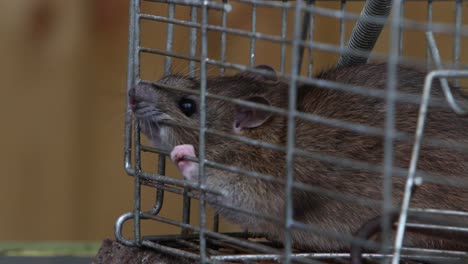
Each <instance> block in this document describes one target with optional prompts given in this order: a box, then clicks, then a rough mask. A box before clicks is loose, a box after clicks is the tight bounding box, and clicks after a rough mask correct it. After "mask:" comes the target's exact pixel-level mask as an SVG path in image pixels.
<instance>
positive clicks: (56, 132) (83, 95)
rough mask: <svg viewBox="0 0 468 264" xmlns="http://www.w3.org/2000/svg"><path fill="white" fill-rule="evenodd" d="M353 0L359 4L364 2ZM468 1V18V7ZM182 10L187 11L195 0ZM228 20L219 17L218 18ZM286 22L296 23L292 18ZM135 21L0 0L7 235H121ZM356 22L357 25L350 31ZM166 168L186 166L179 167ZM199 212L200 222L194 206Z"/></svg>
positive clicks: (408, 41) (415, 6) (156, 8)
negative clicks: (130, 36)
mask: <svg viewBox="0 0 468 264" xmlns="http://www.w3.org/2000/svg"><path fill="white" fill-rule="evenodd" d="M318 5H319V6H322V7H332V8H338V7H339V3H329V2H327V3H319V4H318ZM347 5H348V10H349V11H354V12H359V10H360V8H361V6H362V4H361V3H355V2H352V3H348V4H347ZM463 7H464V8H463V19H464V21H467V17H468V7H467V4H466V3H463ZM144 8H145V10H151V11H152V12H155V13H160V14H166V11H165V7H164V5H161V4H155V3H145V4H144ZM425 10H426V5H425V4H424V3H422V2H419V3H407V5H406V8H405V12H406V16H407V17H410V18H412V19H417V20H421V21H424V19H425V18H426V11H425ZM434 10H435V13H434V21H439V22H449V23H452V22H453V21H454V4H453V3H435V4H434ZM176 12H177V14H178V15H180V16H183V15H184V14H188V9H187V8H179V7H178V9H177V11H176ZM250 14H251V12H250V8H249V7H248V6H247V5H241V4H236V5H234V9H233V10H232V12H231V13H230V14H229V20H228V21H229V22H228V26H229V27H234V28H242V29H249V28H250V23H251V22H250ZM279 14H280V12H279V11H278V10H271V9H261V10H260V9H259V14H258V18H257V21H258V31H259V32H266V33H272V34H277V33H278V32H279V30H280V23H281V20H280V18H279V17H278V15H279ZM219 17H220V16H219V15H213V17H212V18H210V20H211V21H212V22H213V23H218V22H219ZM288 21H289V23H290V25H291V23H292V22H293V16H289V19H288ZM127 23H128V1H127V0H112V1H111V0H68V1H63V0H15V1H1V2H0V33H1V35H0V38H1V39H0V58H1V60H0V80H1V81H2V85H1V90H0V91H1V94H0V97H1V98H2V103H1V107H2V111H0V115H1V116H0V118H1V120H2V128H1V130H0V143H1V144H0V146H1V150H2V151H1V152H0V165H1V166H0V168H1V175H2V177H1V182H0V210H1V217H0V240H101V239H103V238H105V237H113V226H114V222H115V220H116V218H117V217H118V216H119V215H121V214H122V213H124V212H127V211H130V210H131V208H132V198H133V180H132V178H130V177H128V176H126V174H125V172H124V169H123V126H124V112H125V96H124V95H125V83H126V65H127V64H126V63H127V30H128V24H127ZM464 23H465V24H466V22H464ZM142 26H143V28H146V29H145V30H149V32H150V33H149V34H146V35H143V36H142V42H143V43H144V44H146V43H147V44H148V45H149V46H151V45H153V46H155V47H159V48H163V47H164V45H165V44H164V43H165V37H166V35H165V34H166V33H165V28H166V25H165V24H163V23H154V22H152V23H142ZM351 28H352V25H351V24H348V25H347V35H349V32H350V31H351ZM338 30H339V23H338V21H336V20H333V19H330V18H317V24H316V30H315V38H316V39H318V40H320V41H322V42H326V43H334V44H336V43H338V41H339V33H338ZM184 32H185V33H184ZM187 32H188V31H187V30H185V31H183V30H180V31H177V30H176V35H175V38H174V39H175V42H174V45H175V46H174V49H175V50H176V51H178V52H184V53H185V54H188V52H187V51H188V41H186V40H185V38H188V34H186V33H187ZM437 41H438V44H439V48H440V50H441V55H442V57H443V58H444V59H445V60H450V59H452V38H451V37H444V36H441V37H438V38H437ZM462 41H463V42H462V44H461V48H462V58H461V61H462V63H464V64H467V62H468V55H467V49H466V47H464V46H466V43H467V42H466V37H465V38H464V39H463V40H462ZM387 43H388V31H385V32H384V34H383V37H382V38H381V39H380V41H379V43H378V47H377V50H379V51H382V52H385V50H386V48H387ZM219 46H220V44H219V39H218V38H217V37H211V38H210V43H209V48H210V54H219ZM424 47H425V44H424V35H423V33H422V32H405V34H404V55H411V56H414V57H420V58H424V56H425V48H424ZM248 50H249V40H248V39H241V38H234V37H233V38H229V37H228V49H227V58H228V61H230V62H236V63H243V64H246V63H248V60H249V54H248ZM277 51H278V49H277V48H271V45H270V44H269V43H266V42H265V41H258V42H257V53H256V62H257V63H263V64H265V63H266V64H271V65H274V66H275V67H278V65H279V54H278V53H277ZM213 56H214V55H213ZM336 58H337V56H336V55H333V54H326V53H323V52H316V53H315V55H314V59H315V69H320V68H323V67H324V66H330V65H333V64H334V63H335V62H336ZM162 62H163V57H161V56H154V55H152V57H151V58H148V59H147V58H146V57H144V58H142V63H143V64H144V65H143V67H142V74H143V77H146V78H149V79H156V78H158V77H160V76H161V74H162V67H163V64H162ZM177 63H180V64H183V63H181V62H177V61H175V66H177V65H178V64H177ZM178 67H179V68H181V67H183V66H180V65H179V66H178ZM151 158H153V157H145V159H151ZM153 160H154V158H153ZM154 162H155V161H154ZM168 173H169V174H170V175H175V174H176V173H175V171H174V170H173V167H172V166H170V168H169V172H168ZM152 195H153V192H152V191H151V190H148V189H146V188H145V189H144V197H145V200H144V204H143V206H144V208H146V209H148V208H149V207H150V206H151V203H152V201H153V198H152ZM195 204H196V203H195ZM194 207H195V208H194V210H193V212H194V213H195V212H196V205H194ZM181 211H182V210H181V204H180V199H178V198H176V197H174V196H173V195H172V196H171V195H167V196H166V199H165V206H164V209H163V212H162V214H163V215H165V216H169V217H172V218H175V219H180V215H181ZM192 218H193V219H194V220H195V223H197V221H198V217H197V216H196V215H195V214H194V215H193V217H192ZM144 228H145V229H144V230H145V232H146V233H153V234H156V233H160V234H166V233H170V232H173V231H175V230H176V229H174V228H172V229H169V228H167V226H165V225H160V224H157V223H148V224H145V225H144ZM233 228H234V227H230V226H225V228H224V229H223V230H230V229H233ZM128 229H129V228H128Z"/></svg>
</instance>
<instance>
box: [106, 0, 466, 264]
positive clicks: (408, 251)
mask: <svg viewBox="0 0 468 264" xmlns="http://www.w3.org/2000/svg"><path fill="white" fill-rule="evenodd" d="M147 1H148V2H159V3H165V4H167V7H168V9H167V16H158V15H152V14H142V13H141V12H140V1H139V0H131V1H130V3H131V4H130V25H129V49H128V50H129V61H128V66H127V68H128V73H127V91H129V90H130V89H131V88H132V87H133V86H134V85H137V84H138V83H145V82H147V81H144V80H140V61H139V57H140V56H139V55H140V54H141V53H151V54H157V55H161V56H164V57H165V66H164V74H166V75H167V74H170V73H171V65H172V62H173V59H174V58H178V59H183V60H187V61H188V64H189V73H188V75H189V76H192V77H195V76H196V74H195V72H196V71H195V68H196V66H197V65H199V66H200V90H191V89H186V88H184V87H172V86H170V85H164V84H160V83H157V82H156V83H154V84H155V85H156V86H157V87H158V89H172V90H174V91H182V92H187V93H191V94H195V95H197V96H199V97H200V107H201V111H200V126H199V127H191V126H188V125H184V124H177V123H171V122H168V123H167V124H166V125H175V126H180V127H184V128H185V129H195V130H198V131H199V132H200V134H199V144H200V145H199V150H200V152H199V153H198V158H188V160H190V161H193V162H198V163H199V175H200V177H199V182H198V183H191V182H187V181H184V180H178V179H174V178H172V177H168V176H166V175H165V174H166V172H165V156H166V155H167V154H168V153H167V152H166V151H162V150H160V149H156V148H153V147H148V146H144V145H142V144H141V142H140V133H139V125H138V122H135V124H134V125H133V124H132V121H133V120H132V114H131V109H130V108H129V105H130V101H129V98H128V97H127V112H126V121H125V122H126V124H125V139H124V140H125V142H124V165H125V170H126V171H127V173H128V174H129V175H131V176H134V208H133V210H132V212H129V213H126V214H123V215H122V216H121V217H120V218H119V219H118V220H117V222H116V224H115V230H114V231H115V235H116V238H117V240H118V241H120V242H121V243H123V244H124V245H127V246H146V247H150V248H154V249H156V250H158V251H161V252H164V253H167V254H172V255H177V256H183V257H186V258H189V259H193V260H196V261H200V262H201V263H211V262H216V261H236V260H239V261H243V262H245V263H252V261H256V260H283V261H284V262H285V263H289V262H293V261H298V260H299V262H305V263H314V262H316V260H321V259H335V260H338V259H349V257H350V255H349V254H347V253H293V247H292V243H291V233H290V231H291V229H293V228H294V229H301V230H307V231H308V232H312V233H314V234H317V235H320V236H324V237H328V238H334V239H339V240H342V241H346V242H353V243H354V242H356V243H358V244H359V245H361V246H364V247H366V248H374V249H378V248H379V247H381V248H383V249H385V250H387V249H390V250H392V251H393V252H391V251H385V250H384V251H382V252H380V253H379V254H364V255H363V256H364V258H367V259H380V260H382V261H384V262H385V261H388V260H390V259H393V261H394V263H396V262H397V261H398V260H399V259H400V258H401V259H420V260H422V259H427V258H430V259H431V260H434V261H435V260H440V261H449V260H456V258H457V257H466V258H468V253H466V252H457V251H443V250H442V251H440V250H439V251H437V250H428V249H418V248H405V247H402V244H401V241H402V239H403V236H404V232H405V227H411V228H424V229H437V230H451V231H457V232H459V233H468V227H462V226H453V225H451V222H449V221H445V220H444V218H443V217H444V216H451V217H454V216H457V217H468V212H459V211H449V210H440V209H436V208H434V209H427V208H424V209H422V208H409V201H410V198H411V195H412V193H411V186H412V185H413V184H414V180H415V178H417V177H421V178H423V179H424V181H427V182H431V183H436V184H443V185H446V186H454V187H458V188H468V181H458V180H457V181H455V180H449V179H447V177H446V176H447V175H435V174H432V173H431V172H425V171H417V172H416V170H415V168H416V164H417V157H418V151H419V148H420V147H421V146H422V145H423V144H424V145H425V146H426V145H427V146H433V147H441V148H448V149H451V150H454V151H459V152H460V153H468V145H467V144H463V143H459V142H446V141H444V140H443V139H439V138H432V137H426V138H424V140H422V134H423V125H424V114H425V109H426V108H427V107H428V106H429V105H434V106H438V107H444V108H445V109H448V108H449V107H450V108H452V109H453V110H454V111H455V112H457V113H459V114H462V113H465V112H466V109H465V108H463V107H462V106H461V105H460V104H459V102H457V101H456V100H455V98H454V96H453V94H452V92H451V91H452V89H453V87H450V86H449V85H448V82H447V78H449V77H456V78H457V80H458V79H459V78H466V77H468V72H467V71H466V70H458V71H454V70H443V69H444V67H446V65H452V66H453V68H455V69H457V68H459V69H460V68H461V69H463V68H466V67H467V65H462V63H461V61H460V60H461V59H460V55H461V52H462V51H461V47H462V45H461V42H462V37H463V36H468V27H467V26H465V25H463V21H462V12H461V9H462V3H463V1H462V0H455V13H454V23H453V24H451V23H435V22H434V23H433V22H432V17H433V2H436V1H433V0H429V1H427V10H428V14H427V22H420V21H414V20H410V19H406V18H404V15H405V10H404V2H403V1H397V0H396V1H394V4H393V6H394V8H395V10H397V11H396V12H394V14H393V17H392V20H391V21H390V22H389V21H387V19H386V15H387V14H388V10H389V6H381V4H382V1H375V2H374V3H377V2H380V3H377V4H378V6H375V7H376V8H377V9H378V8H380V7H383V9H381V10H380V11H379V12H377V13H375V12H374V13H372V14H370V15H369V14H368V15H363V14H361V15H360V16H359V15H356V14H352V13H349V12H346V3H347V1H346V0H341V1H340V8H339V10H335V9H330V8H323V7H319V6H317V5H315V1H313V0H308V1H307V4H305V3H304V1H289V2H288V1H286V0H283V1H265V0H232V1H231V2H241V3H248V4H249V5H250V7H251V10H252V16H251V25H250V30H241V29H237V28H232V27H228V26H227V20H228V16H227V14H228V13H229V12H230V11H231V9H232V6H231V5H230V4H229V2H228V1H227V0H223V1H218V2H215V1H196V0H147ZM316 1H317V2H319V1H328V0H316ZM329 1H332V0H329ZM357 1H359V0H357ZM409 1H410V0H408V1H405V2H409ZM372 4H373V3H372V1H368V2H367V3H366V6H370V5H372ZM178 5H185V6H189V7H191V12H190V20H186V19H181V18H179V17H177V18H176V16H175V9H176V6H178ZM379 5H380V6H379ZM261 7H270V8H280V9H281V11H282V13H281V29H279V30H278V34H277V35H275V34H265V33H262V32H260V31H259V30H258V28H257V22H259V20H260V19H261V17H258V15H257V14H258V10H259V8H261ZM197 10H201V13H202V17H201V21H200V22H198V17H197ZM208 10H210V12H221V15H222V17H221V25H212V24H208ZM288 11H294V25H292V27H293V31H294V32H293V34H292V38H290V39H288V38H287V35H288V34H287V33H288V31H287V30H288V25H287V18H288ZM363 13H365V11H363ZM315 16H323V17H328V18H333V19H337V20H339V22H340V31H339V44H337V45H335V44H330V43H323V42H319V41H317V40H316V38H315V37H314V30H315V27H314V26H315V25H314V24H315ZM143 19H144V20H151V21H156V22H163V23H167V32H166V47H165V49H164V50H158V49H155V48H152V47H141V46H140V21H141V20H143ZM301 19H302V23H300V22H301ZM348 21H357V24H358V26H357V27H356V28H355V30H354V31H353V33H352V34H351V39H350V40H349V42H348V46H345V45H344V43H345V38H346V36H345V32H346V30H345V29H346V22H348ZM175 25H178V26H183V27H188V28H189V32H190V41H189V44H190V47H189V52H188V54H181V53H178V52H175V51H174V50H173V45H172V44H173V43H172V40H173V37H174V26H175ZM359 25H365V26H369V25H372V27H371V28H370V29H371V31H373V32H374V33H369V34H367V33H365V34H364V36H362V34H363V33H364V32H368V31H366V30H364V31H363V30H362V29H361V30H360V29H358V28H359ZM383 26H389V27H391V36H390V41H391V42H390V50H389V52H386V53H376V52H373V53H372V51H371V50H370V49H371V48H372V47H373V45H374V43H375V40H376V38H375V36H378V34H379V32H380V30H381V28H382V27H383ZM368 29H369V28H368ZM407 29H409V30H423V31H428V33H427V36H428V42H427V43H428V50H427V53H426V67H427V68H428V69H429V66H430V64H429V62H428V61H429V58H430V57H432V58H433V60H434V65H435V66H436V69H439V71H433V72H431V73H430V74H429V75H428V77H427V79H426V83H425V93H424V94H423V95H422V96H420V95H410V94H405V93H401V92H398V91H397V89H396V80H397V77H398V76H397V75H396V65H397V63H399V62H402V63H405V62H411V63H415V62H416V63H419V62H420V61H418V60H415V59H413V58H408V57H402V52H403V44H404V43H403V33H404V30H407ZM210 31H213V32H218V33H220V36H221V38H220V43H221V47H220V54H219V56H220V57H219V59H215V58H210V57H208V49H209V47H208V35H209V32H210ZM197 32H200V33H201V34H200V35H201V38H200V39H197ZM434 33H443V34H448V35H450V36H453V40H454V41H453V58H452V60H451V61H444V62H443V61H442V59H441V58H440V56H439V55H438V51H437V47H436V44H435V40H434V38H433V35H432V34H434ZM231 35H232V36H240V37H243V38H248V39H249V40H250V48H249V53H248V54H249V60H248V61H249V63H248V66H246V65H242V64H236V63H232V62H230V60H229V59H228V58H227V57H226V51H227V50H228V41H227V39H228V37H229V36H231ZM358 35H361V37H363V38H356V37H355V36H358ZM359 39H360V40H359ZM363 39H368V40H369V41H363ZM257 40H265V41H268V42H269V43H276V44H280V45H281V47H280V66H279V73H278V74H277V76H278V77H280V78H282V79H283V80H284V81H285V82H287V83H289V86H288V89H289V100H290V102H289V104H288V107H289V108H288V109H280V108H276V107H270V106H265V105H259V104H255V103H252V102H247V101H243V100H239V99H235V98H226V97H223V96H220V95H216V94H210V93H209V92H208V91H207V87H206V85H207V83H206V80H207V77H208V76H207V67H208V65H211V66H217V67H219V68H220V75H221V76H223V75H224V74H225V70H226V69H234V70H240V71H247V72H252V73H261V74H265V73H264V72H261V71H258V70H257V69H255V68H253V66H254V65H255V64H256V63H257V62H256V61H257V59H256V58H255V53H256V43H257ZM356 40H357V41H356ZM353 41H354V42H353ZM353 43H354V44H355V46H353V45H354V44H353ZM199 44H200V47H201V53H200V54H197V46H198V45H199ZM358 46H359V47H361V48H357V47H358ZM363 46H365V47H367V48H366V49H364V50H363V49H362V47H363ZM288 49H290V51H291V60H290V62H291V68H290V71H289V72H288V70H287V69H286V57H287V51H288ZM305 49H307V50H308V62H307V74H305V75H304V76H302V75H301V74H300V71H301V63H300V62H301V60H302V58H303V56H302V54H303V51H304V50H305ZM314 51H325V52H333V53H335V54H339V55H341V60H344V59H345V58H361V59H362V58H365V59H366V60H367V59H385V60H387V61H388V82H387V88H386V89H385V90H377V89H372V88H368V87H358V86H350V85H346V84H343V83H338V82H331V81H325V80H319V79H314V78H309V77H310V76H311V74H312V71H313V55H314ZM353 63H354V62H353ZM434 78H438V79H439V81H440V83H441V86H442V89H443V91H444V95H445V98H438V99H433V98H429V96H428V90H429V89H430V82H432V79H434ZM428 83H429V84H428ZM299 84H308V85H312V86H320V87H324V88H328V89H333V90H338V91H346V92H350V93H355V94H359V95H363V96H370V97H375V98H380V99H382V100H385V102H386V106H387V107H386V110H387V112H386V117H385V118H386V119H385V120H386V123H385V127H384V128H380V127H371V126H368V125H364V124H355V123H352V122H346V121H343V120H337V119H333V118H325V117H323V116H319V115H314V114H311V113H303V112H299V111H297V110H296V108H295V104H296V100H295V99H296V96H297V92H296V87H297V85H299ZM455 84H457V83H455ZM207 98H211V99H217V100H222V101H224V102H229V103H233V104H236V105H243V106H248V107H254V108H258V109H262V110H266V111H270V112H272V113H274V114H278V115H281V116H284V117H287V123H288V131H287V132H288V133H287V143H286V145H284V146H282V145H276V144H271V143H268V142H263V141H259V140H253V139H250V138H247V137H243V136H239V135H232V134H229V133H225V132H221V131H217V130H215V129H213V128H210V127H206V111H205V108H206V99H207ZM397 102H404V103H410V104H414V105H419V106H420V109H421V110H420V115H421V116H420V119H419V123H418V130H417V134H416V138H413V136H412V135H410V134H408V133H403V132H401V131H397V130H396V129H395V111H396V109H395V104H396V103H397ZM447 102H448V104H447ZM296 119H303V120H306V121H309V122H315V123H317V124H322V125H327V126H331V127H336V128H340V129H344V130H348V131H354V132H357V133H362V134H366V135H369V136H376V137H380V138H382V137H383V138H384V143H385V147H384V152H385V155H384V158H385V160H384V162H383V164H382V165H380V164H379V165H378V164H372V163H368V162H365V161H359V160H353V159H346V158H340V157H336V156H332V155H324V154H322V153H320V152H313V151H305V150H302V149H298V148H296V147H295V144H294V143H295V142H294V130H295V120H296ZM132 133H133V137H132ZM207 135H216V136H219V137H224V138H226V139H229V140H236V141H239V142H243V143H246V144H249V145H252V146H258V147H262V148H267V149H272V150H274V151H279V152H282V153H285V154H286V163H285V164H286V172H285V174H286V175H287V177H286V178H285V179H281V178H278V177H275V176H273V175H267V174H262V173H258V172H255V171H249V170H245V169H242V168H239V167H235V166H231V165H227V164H223V163H219V162H217V161H213V160H207V159H206V158H205V146H204V145H205V140H206V139H205V138H206V136H207ZM132 141H133V144H132ZM394 142H407V143H411V144H414V149H413V155H412V160H411V164H410V168H409V171H408V169H404V168H399V167H395V166H393V144H394ZM132 145H133V146H132ZM132 147H133V149H132ZM142 151H146V152H152V153H157V154H159V165H158V170H157V173H156V174H154V173H149V172H146V171H143V170H142V169H141V154H140V153H141V152H142ZM296 156H301V157H307V158H310V159H314V160H318V161H320V162H326V163H330V164H333V165H336V166H340V167H347V168H351V169H356V170H362V171H368V172H372V173H374V174H381V175H382V174H383V175H382V176H381V179H382V180H383V190H384V192H383V199H382V200H378V199H369V198H364V197H359V196H357V195H351V194H346V193H341V192H337V191H332V190H327V189H324V188H320V187H317V186H313V185H310V184H305V183H300V182H295V181H294V175H293V164H294V158H295V157H296ZM132 158H133V163H132ZM207 167H210V168H214V169H218V170H226V171H230V172H233V173H237V174H242V175H245V176H246V177H253V178H256V179H259V180H262V181H267V182H275V183H278V184H281V185H282V186H284V188H285V192H286V196H285V202H286V207H285V214H284V218H283V219H280V218H278V217H273V216H271V215H265V214H261V213H258V212H252V211H249V210H246V209H244V208H234V207H232V206H231V207H230V206H227V205H223V204H218V206H221V207H225V208H227V209H229V210H233V211H236V212H238V213H241V214H248V215H252V216H255V217H257V218H259V219H260V218H261V219H266V220H268V221H272V222H275V223H279V224H281V223H283V224H284V231H285V241H284V242H285V243H284V245H283V246H284V251H281V250H278V249H277V248H274V247H270V246H269V245H266V244H261V243H256V242H252V241H248V240H246V239H247V238H248V236H246V237H242V236H237V235H234V234H221V233H218V223H219V222H218V221H219V219H218V218H217V217H216V216H215V219H214V226H213V231H210V230H209V229H208V228H207V226H206V222H207V219H206V208H205V206H206V201H205V198H206V197H205V195H206V193H209V194H212V195H223V193H222V192H219V191H217V190H211V189H209V188H207V186H206V178H205V168H207ZM392 176H395V177H405V178H406V180H407V184H406V190H405V196H404V202H403V205H402V207H401V208H399V207H395V206H394V205H393V204H392ZM451 176H459V175H451ZM142 185H147V186H151V187H154V188H156V189H157V191H156V200H155V203H154V206H153V207H152V208H151V209H150V210H149V211H145V212H142V210H141V186H142ZM191 190H200V191H201V192H200V193H199V194H197V195H195V194H194V193H193V192H191ZM293 190H302V191H307V192H311V193H316V194H320V195H323V196H326V197H330V198H332V199H336V200H340V201H343V202H349V203H353V204H356V205H360V206H363V207H369V208H382V213H383V217H382V219H383V223H382V224H383V228H384V230H383V237H384V238H387V239H384V241H383V243H382V244H381V243H375V242H371V241H365V240H362V239H358V238H355V237H353V236H351V235H347V234H339V233H337V232H333V231H331V230H327V231H323V230H320V229H318V228H317V226H314V225H310V224H304V223H299V222H297V221H295V220H294V218H293V213H292V208H293V203H292V202H293V201H292V199H291V195H292V191H293ZM165 191H166V192H171V193H175V194H177V195H182V196H183V197H184V199H183V213H182V221H177V220H174V219H169V218H164V217H161V216H159V215H158V214H159V212H160V211H161V209H162V207H163V203H164V192H165ZM190 199H196V200H199V202H200V225H199V226H194V225H193V224H191V223H190V222H191V220H190V217H189V216H190ZM399 209H400V210H401V214H400V219H399V221H398V226H397V239H396V240H395V243H394V247H391V246H390V243H389V239H388V237H389V232H390V225H391V224H392V223H390V222H389V220H388V219H389V218H388V217H387V216H388V214H389V213H390V212H396V211H398V210H399ZM409 214H411V215H412V214H417V215H427V217H437V216H439V217H442V218H441V222H440V223H441V225H432V224H421V223H413V222H408V223H407V217H408V215H409ZM130 220H132V221H133V233H134V237H133V238H132V239H131V240H128V239H125V238H124V237H123V235H122V228H123V225H124V223H125V222H127V221H130ZM142 220H156V221H159V222H161V223H165V224H169V225H173V226H177V227H179V228H181V230H182V234H180V235H174V236H173V237H171V238H163V237H162V236H157V237H149V236H142V234H141V230H140V224H141V221H142ZM189 232H198V233H197V234H194V235H189ZM167 241H174V242H175V243H176V244H164V243H163V242H167ZM174 245H180V246H184V247H188V248H189V249H187V250H181V249H178V248H176V246H174ZM211 245H217V246H219V247H226V248H232V249H236V250H237V251H238V252H240V255H239V254H238V255H229V254H225V253H222V252H221V251H219V250H217V249H215V248H210V246H211ZM197 251H198V252H197ZM381 253H382V254H381ZM387 253H388V254H387ZM389 253H393V254H389ZM314 260H315V261H314Z"/></svg>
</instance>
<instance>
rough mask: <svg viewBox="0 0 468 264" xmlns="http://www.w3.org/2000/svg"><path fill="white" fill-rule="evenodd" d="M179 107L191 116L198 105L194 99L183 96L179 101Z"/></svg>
mask: <svg viewBox="0 0 468 264" xmlns="http://www.w3.org/2000/svg"><path fill="white" fill-rule="evenodd" d="M179 108H180V110H181V111H182V113H184V115H186V116H188V117H190V116H191V115H193V114H194V113H195V112H196V111H197V105H196V103H195V101H194V100H192V99H189V98H182V99H180V101H179Z"/></svg>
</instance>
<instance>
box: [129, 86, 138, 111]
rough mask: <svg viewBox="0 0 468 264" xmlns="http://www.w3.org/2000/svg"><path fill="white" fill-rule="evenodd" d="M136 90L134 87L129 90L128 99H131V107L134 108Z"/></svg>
mask: <svg viewBox="0 0 468 264" xmlns="http://www.w3.org/2000/svg"><path fill="white" fill-rule="evenodd" d="M135 93H136V91H135V88H134V87H132V88H130V90H128V99H129V103H130V105H131V106H132V107H133V106H134V105H135Z"/></svg>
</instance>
